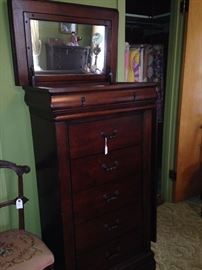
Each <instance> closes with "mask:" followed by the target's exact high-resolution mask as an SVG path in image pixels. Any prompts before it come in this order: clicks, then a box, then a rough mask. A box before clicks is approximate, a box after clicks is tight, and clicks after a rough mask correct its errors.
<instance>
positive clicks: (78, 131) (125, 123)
mask: <svg viewBox="0 0 202 270" xmlns="http://www.w3.org/2000/svg"><path fill="white" fill-rule="evenodd" d="M141 140H142V115H141V114H136V115H133V116H128V117H119V118H113V119H107V120H100V121H94V122H88V123H82V124H75V125H71V126H70V127H69V143H70V154H71V158H77V157H82V156H87V155H89V154H98V153H106V151H107V152H108V153H111V151H112V150H115V149H119V148H123V147H127V146H132V145H137V144H140V143H141ZM106 148H107V149H106Z"/></svg>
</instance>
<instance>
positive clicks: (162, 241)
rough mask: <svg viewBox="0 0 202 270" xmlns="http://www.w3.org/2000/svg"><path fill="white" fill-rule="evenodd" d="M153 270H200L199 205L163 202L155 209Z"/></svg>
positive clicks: (201, 223)
mask: <svg viewBox="0 0 202 270" xmlns="http://www.w3.org/2000/svg"><path fill="white" fill-rule="evenodd" d="M152 250H153V251H154V254H155V260H156V264H157V266H156V270H202V218H201V217H200V204H192V203H190V202H180V203H164V204H162V205H160V206H159V207H158V209H157V242H156V243H152Z"/></svg>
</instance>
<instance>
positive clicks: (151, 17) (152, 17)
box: [126, 12, 170, 19]
mask: <svg viewBox="0 0 202 270" xmlns="http://www.w3.org/2000/svg"><path fill="white" fill-rule="evenodd" d="M167 16H170V12H168V13H163V14H159V15H155V16H147V15H140V14H133V13H126V17H133V18H143V19H158V18H163V17H167Z"/></svg>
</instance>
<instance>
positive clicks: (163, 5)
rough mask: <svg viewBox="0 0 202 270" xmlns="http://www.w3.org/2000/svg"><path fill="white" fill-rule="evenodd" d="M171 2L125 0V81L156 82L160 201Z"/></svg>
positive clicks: (158, 191) (158, 190) (159, 195)
mask: <svg viewBox="0 0 202 270" xmlns="http://www.w3.org/2000/svg"><path fill="white" fill-rule="evenodd" d="M170 2H171V0H164V1H162V0H141V1H140V0H133V1H130V0H126V31H125V33H126V58H125V59H126V61H125V63H126V66H125V80H126V81H128V82H132V81H137V82H156V83H157V95H158V100H157V122H158V135H157V182H158V183H157V193H158V197H159V198H161V181H162V179H161V167H162V138H163V124H164V103H165V85H166V67H167V56H168V41H169V25H170V4H171V3H170ZM132 62H133V63H132Z"/></svg>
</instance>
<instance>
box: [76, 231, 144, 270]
mask: <svg viewBox="0 0 202 270" xmlns="http://www.w3.org/2000/svg"><path fill="white" fill-rule="evenodd" d="M142 239H143V237H142V231H141V230H139V231H136V232H135V233H129V234H127V235H125V236H124V237H121V238H120V239H117V240H114V241H112V242H110V244H108V245H104V246H102V247H99V248H97V249H93V250H91V251H89V252H88V253H81V254H77V269H78V270H86V269H88V270H95V269H97V270H109V269H111V267H113V266H114V267H115V266H116V264H119V263H120V262H123V261H124V259H125V260H127V259H128V258H131V257H132V256H135V255H137V254H139V253H141V252H142V251H143V250H144V242H143V240H142ZM113 269H114V268H113ZM121 269H122V268H121Z"/></svg>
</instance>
